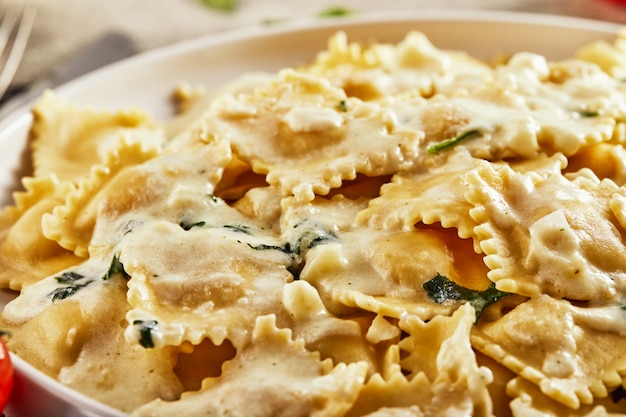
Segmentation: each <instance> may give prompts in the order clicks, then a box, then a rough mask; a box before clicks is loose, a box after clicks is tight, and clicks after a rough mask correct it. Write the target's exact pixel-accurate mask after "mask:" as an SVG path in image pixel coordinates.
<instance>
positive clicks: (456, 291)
mask: <svg viewBox="0 0 626 417" xmlns="http://www.w3.org/2000/svg"><path fill="white" fill-rule="evenodd" d="M624 51H626V48H625V47H624V34H623V33H620V34H619V35H618V36H617V38H616V40H615V42H614V43H612V44H611V43H606V42H599V43H594V44H591V45H587V46H583V47H582V48H581V50H580V51H579V53H577V54H576V56H574V57H572V58H570V59H566V60H562V61H550V60H549V59H548V58H546V57H543V56H540V55H538V54H535V53H533V52H532V51H509V52H510V55H509V56H508V58H506V59H501V60H499V61H496V62H491V63H490V62H485V61H482V60H479V59H477V58H474V57H472V56H470V55H469V54H467V53H465V52H463V51H453V50H444V49H440V48H438V47H437V46H436V45H434V44H433V43H432V42H431V41H430V40H429V39H428V38H427V37H426V36H425V35H424V34H422V33H420V32H416V31H413V32H411V33H408V34H407V36H406V37H405V39H403V40H401V41H400V42H398V43H397V44H392V43H376V42H369V43H366V42H358V41H348V38H347V36H346V35H345V34H344V33H337V34H335V35H334V36H332V37H331V38H330V39H329V42H328V48H327V50H325V51H321V52H320V53H319V54H317V55H316V56H313V57H311V61H310V62H309V63H305V64H302V65H298V66H297V67H295V66H294V67H293V68H283V69H281V70H280V71H277V72H275V73H270V74H253V75H244V76H242V77H241V78H238V79H236V80H234V81H233V82H231V83H228V84H226V85H224V86H222V87H220V88H218V89H216V90H215V91H205V89H204V88H203V87H202V86H190V85H187V84H183V85H181V86H179V87H178V88H177V89H175V94H174V95H175V97H176V99H177V100H178V109H177V110H178V111H179V113H178V114H177V115H176V116H175V117H174V118H172V119H171V120H165V121H157V120H155V119H154V118H153V117H152V116H151V115H150V114H148V113H146V112H144V111H142V110H140V109H132V108H129V109H125V110H120V111H110V110H105V109H93V108H84V107H82V106H80V105H78V104H75V103H71V102H66V101H64V100H61V99H59V98H58V97H56V96H55V95H54V94H53V93H52V92H47V93H46V94H44V95H43V97H42V98H41V99H40V100H39V101H38V102H37V104H36V105H35V108H34V109H33V113H34V116H35V117H34V121H33V126H32V136H33V143H32V152H31V155H30V156H31V162H32V166H33V168H34V170H33V172H32V173H30V175H29V176H28V177H25V178H23V180H22V184H23V190H21V191H19V192H16V193H15V194H14V196H13V197H14V204H13V205H11V206H9V207H5V208H3V209H2V211H0V286H2V287H3V288H9V289H12V290H14V291H16V296H15V298H14V299H13V300H11V301H10V302H9V303H8V304H7V305H6V306H5V307H4V308H3V311H2V314H1V315H0V330H6V331H8V332H10V334H11V336H10V337H7V339H6V341H7V344H8V346H9V348H10V349H11V350H12V351H13V352H14V353H15V354H17V355H19V356H20V357H22V358H23V359H24V360H26V361H28V362H29V363H31V364H32V365H34V366H35V367H37V368H38V369H39V370H41V371H42V372H44V373H45V374H47V375H49V376H50V377H52V378H55V379H56V380H58V381H59V382H60V383H62V384H65V385H66V386H68V387H70V388H72V389H75V390H77V391H80V392H82V393H84V394H86V395H88V396H90V397H93V398H94V399H96V400H98V401H100V402H103V403H105V404H107V405H109V406H112V407H114V408H116V409H119V410H121V411H123V412H125V413H128V414H129V415H135V416H159V415H168V416H169V415H171V414H176V415H180V416H196V415H199V414H200V413H203V414H206V413H210V414H215V415H231V416H241V417H244V416H245V417H249V416H259V417H262V416H266V417H275V416H293V415H298V416H300V415H301V416H337V417H344V416H345V417H357V416H370V417H380V416H419V417H424V416H433V417H435V416H441V415H446V416H467V415H472V416H484V417H489V416H505V417H506V416H528V415H537V416H609V415H623V414H626V396H625V395H624V387H625V386H626V326H625V323H626V311H625V307H624V300H626V246H625V243H624V239H625V238H626V190H625V188H624V184H625V182H626V168H625V165H624V160H625V158H624V157H625V156H626V148H625V144H626V107H625V105H624V103H626V87H625V86H624V83H623V77H624V74H626V72H625V70H624V68H625V65H626V64H625V63H626V59H625V55H624V54H625V52H624ZM294 64H295V63H294ZM172 88H175V86H172Z"/></svg>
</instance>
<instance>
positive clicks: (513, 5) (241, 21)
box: [8, 0, 626, 90]
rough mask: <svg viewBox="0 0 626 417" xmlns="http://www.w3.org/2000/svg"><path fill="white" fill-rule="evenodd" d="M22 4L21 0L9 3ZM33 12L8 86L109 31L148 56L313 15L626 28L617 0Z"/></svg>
mask: <svg viewBox="0 0 626 417" xmlns="http://www.w3.org/2000/svg"><path fill="white" fill-rule="evenodd" d="M8 1H21V0H8ZM31 1H32V2H33V3H34V4H35V5H36V6H37V14H36V18H35V21H34V26H33V29H32V34H31V38H30V41H29V44H28V47H27V49H26V52H25V55H24V57H23V60H22V62H21V64H20V66H19V67H18V70H17V73H16V76H15V78H14V81H13V84H12V88H13V89H14V90H15V87H16V86H17V87H20V86H24V85H28V83H32V82H34V81H35V80H37V79H39V78H40V77H43V76H45V75H47V74H49V73H50V72H51V71H53V70H54V69H55V68H58V67H59V66H62V65H63V64H64V63H66V62H67V60H68V59H69V58H70V57H72V56H75V54H76V53H77V52H79V51H81V50H82V49H83V48H85V47H86V46H88V45H90V44H93V43H94V41H96V40H97V39H99V38H100V37H101V36H103V35H104V34H106V33H109V32H112V31H114V32H120V33H123V34H126V35H128V36H129V37H130V38H131V40H132V42H133V44H134V47H135V48H136V49H135V50H134V51H133V52H142V51H147V50H150V49H153V48H157V47H159V46H163V45H167V44H171V43H175V42H178V41H181V40H185V39H189V38H194V37H198V36H202V35H207V34H211V33H216V32H221V31H225V30H230V29H235V28H240V27H245V26H251V25H269V24H280V22H281V21H284V20H289V19H294V18H302V17H310V16H320V18H340V17H341V16H342V15H345V14H347V13H349V14H357V13H367V12H372V11H382V10H419V9H424V10H427V9H428V10H430V9H457V10H458V9H491V10H508V11H524V12H534V13H544V14H556V15H566V16H576V17H583V18H588V19H595V20H605V21H611V22H616V23H626V2H624V4H623V5H622V2H620V1H619V0H316V1H304V0H54V1H50V0H31Z"/></svg>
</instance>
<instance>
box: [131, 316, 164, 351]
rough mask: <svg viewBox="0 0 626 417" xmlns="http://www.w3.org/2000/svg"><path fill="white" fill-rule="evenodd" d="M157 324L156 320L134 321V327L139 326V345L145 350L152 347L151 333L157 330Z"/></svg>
mask: <svg viewBox="0 0 626 417" xmlns="http://www.w3.org/2000/svg"><path fill="white" fill-rule="evenodd" d="M158 324H159V322H158V321H156V320H135V321H133V325H134V326H139V344H140V345H141V346H143V347H145V348H146V349H150V348H153V347H154V340H152V332H153V331H154V330H156V329H157V327H158Z"/></svg>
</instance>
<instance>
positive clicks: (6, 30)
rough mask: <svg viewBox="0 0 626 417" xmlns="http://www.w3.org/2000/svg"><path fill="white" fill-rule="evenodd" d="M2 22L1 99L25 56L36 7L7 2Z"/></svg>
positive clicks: (0, 56)
mask: <svg viewBox="0 0 626 417" xmlns="http://www.w3.org/2000/svg"><path fill="white" fill-rule="evenodd" d="M0 13H1V16H2V20H1V21H0V66H1V67H0V97H2V96H3V95H4V93H5V92H6V91H7V88H9V85H10V84H11V81H12V80H13V77H15V73H16V72H17V67H18V66H19V64H20V61H21V60H22V57H23V56H24V51H25V50H26V44H27V43H28V38H29V37H30V32H31V30H32V28H33V22H34V20H35V13H36V7H35V6H34V5H33V4H32V3H31V2H30V1H28V0H26V2H19V5H18V4H16V3H15V2H12V1H10V0H9V1H5V2H4V3H3V5H2V12H0Z"/></svg>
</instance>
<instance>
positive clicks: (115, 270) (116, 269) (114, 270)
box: [102, 254, 130, 281]
mask: <svg viewBox="0 0 626 417" xmlns="http://www.w3.org/2000/svg"><path fill="white" fill-rule="evenodd" d="M118 274H119V275H121V276H123V277H124V279H130V275H128V273H127V272H126V271H125V270H124V265H122V263H121V262H120V259H119V257H118V256H117V254H115V255H113V259H112V260H111V265H110V266H109V270H108V271H107V272H106V273H105V274H104V275H103V276H102V279H103V280H104V281H108V280H109V279H111V278H112V277H114V276H115V275H118Z"/></svg>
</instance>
